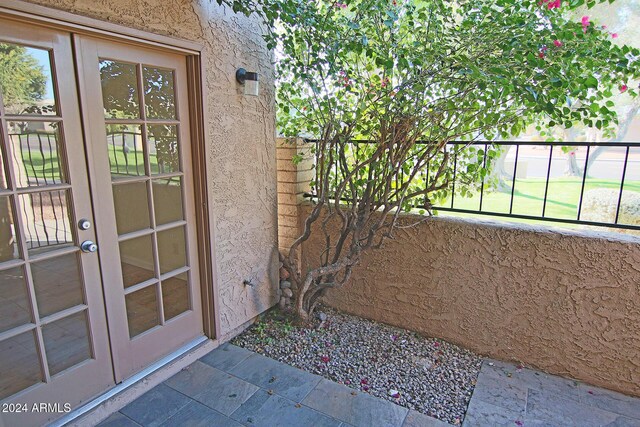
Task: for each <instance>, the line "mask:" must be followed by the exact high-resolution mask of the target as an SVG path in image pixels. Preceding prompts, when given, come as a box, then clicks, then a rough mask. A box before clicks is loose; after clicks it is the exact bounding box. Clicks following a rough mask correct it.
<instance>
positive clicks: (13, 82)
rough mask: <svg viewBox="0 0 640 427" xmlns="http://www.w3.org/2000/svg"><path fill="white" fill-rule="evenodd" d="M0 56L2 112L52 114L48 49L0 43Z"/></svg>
mask: <svg viewBox="0 0 640 427" xmlns="http://www.w3.org/2000/svg"><path fill="white" fill-rule="evenodd" d="M0 58H1V60H0V92H2V100H3V104H4V109H5V114H28V115H54V114H56V101H55V95H54V89H53V79H52V78H51V59H50V54H49V51H47V50H44V49H35V48H32V47H26V46H20V45H16V44H11V43H0Z"/></svg>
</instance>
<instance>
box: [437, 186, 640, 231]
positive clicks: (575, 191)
mask: <svg viewBox="0 0 640 427" xmlns="http://www.w3.org/2000/svg"><path fill="white" fill-rule="evenodd" d="M507 184H511V182H510V181H508V182H507ZM581 187H582V179H581V178H577V177H571V178H569V177H566V178H564V177H563V178H555V179H551V180H550V181H549V190H548V194H547V204H546V210H545V217H547V218H560V219H574V220H575V219H576V217H577V215H578V202H579V200H580V191H581ZM599 188H605V189H613V190H615V191H619V189H620V181H617V180H604V179H591V178H588V179H587V181H586V184H585V188H584V191H585V192H587V191H589V190H594V189H599ZM624 191H625V192H626V191H634V192H640V181H628V182H626V183H625V186H624ZM544 193H545V180H544V179H541V178H537V179H536V178H532V179H517V180H516V185H515V192H514V195H513V213H514V214H520V215H531V216H541V215H542V207H543V204H544ZM623 200H624V193H623ZM510 203H511V193H510V192H498V191H486V190H485V193H484V196H483V200H482V210H483V212H496V213H509V206H510ZM440 206H443V207H450V206H451V198H449V199H448V200H447V201H446V202H445V203H443V204H441V205H440ZM479 206H480V194H479V193H478V194H475V195H474V196H473V197H470V198H469V197H461V196H456V197H455V198H454V206H453V207H454V208H456V209H469V210H478V208H479ZM441 214H442V215H453V216H466V214H460V213H457V212H444V211H441ZM500 219H501V220H512V221H517V222H523V221H524V222H531V223H538V224H542V223H544V224H547V225H548V224H549V223H548V222H546V221H526V220H521V219H517V218H511V219H509V218H504V217H501V218H500ZM567 225H568V224H563V226H567Z"/></svg>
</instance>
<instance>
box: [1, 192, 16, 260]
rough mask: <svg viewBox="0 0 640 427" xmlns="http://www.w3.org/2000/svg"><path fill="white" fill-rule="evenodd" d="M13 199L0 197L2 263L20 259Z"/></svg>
mask: <svg viewBox="0 0 640 427" xmlns="http://www.w3.org/2000/svg"><path fill="white" fill-rule="evenodd" d="M12 199H13V197H9V196H0V262H3V261H10V260H12V259H17V258H20V253H19V251H18V241H17V238H16V226H15V222H14V220H13V212H14V209H13V206H12V203H11V201H12Z"/></svg>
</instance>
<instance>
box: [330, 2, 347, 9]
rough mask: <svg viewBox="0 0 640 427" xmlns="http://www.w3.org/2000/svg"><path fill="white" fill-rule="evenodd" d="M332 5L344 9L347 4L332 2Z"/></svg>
mask: <svg viewBox="0 0 640 427" xmlns="http://www.w3.org/2000/svg"><path fill="white" fill-rule="evenodd" d="M333 7H337V8H340V9H346V8H347V5H346V3H334V4H333Z"/></svg>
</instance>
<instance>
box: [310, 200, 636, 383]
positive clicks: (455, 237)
mask: <svg viewBox="0 0 640 427" xmlns="http://www.w3.org/2000/svg"><path fill="white" fill-rule="evenodd" d="M301 210H302V212H303V215H304V214H305V212H308V207H305V209H301ZM317 237H318V236H316V239H314V240H312V241H311V242H310V244H307V245H306V247H305V248H304V254H303V258H304V259H305V260H306V261H307V262H308V261H309V260H310V259H313V257H317V255H318V254H319V248H320V245H321V241H320V239H318V238H317ZM315 259H317V258H315ZM326 301H327V302H328V303H329V304H330V305H332V306H335V307H337V308H338V309H341V310H344V311H347V312H350V313H353V314H356V315H360V316H363V317H367V318H370V319H375V320H378V321H382V322H385V323H389V324H392V325H397V326H401V327H404V328H408V329H411V330H414V331H418V332H421V333H424V334H426V335H428V336H433V337H440V338H443V339H445V340H448V341H451V342H454V343H457V344H459V345H461V346H464V347H467V348H469V349H472V350H474V351H476V352H479V353H482V354H486V355H489V356H492V357H495V358H498V359H503V360H512V361H519V362H523V363H525V364H528V365H532V366H534V367H537V368H540V369H543V370H545V371H547V372H550V373H554V374H559V375H563V376H568V377H572V378H576V379H579V380H583V381H585V382H588V383H591V384H595V385H599V386H603V387H607V388H610V389H615V390H619V391H622V392H625V393H628V394H635V395H640V238H637V237H624V236H621V237H620V238H617V237H607V235H604V234H602V235H600V237H593V236H592V237H588V236H586V235H585V234H584V233H583V234H580V233H577V232H566V233H565V232H555V231H548V230H544V229H537V228H534V227H528V226H523V225H509V224H502V223H501V224H496V223H492V222H489V221H475V220H474V221H471V220H461V219H451V218H434V219H432V220H429V221H427V222H425V223H422V224H420V225H418V226H416V227H414V228H407V229H404V230H398V231H397V232H396V238H395V240H390V241H388V242H387V243H385V246H384V247H383V248H382V249H381V250H378V251H372V252H370V253H368V254H367V255H366V256H365V257H364V260H363V261H362V262H361V264H360V265H359V266H358V267H356V270H354V274H353V279H352V282H350V283H349V284H347V285H346V286H345V287H344V288H342V289H338V290H333V291H331V292H330V293H329V294H328V296H327V298H326Z"/></svg>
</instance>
